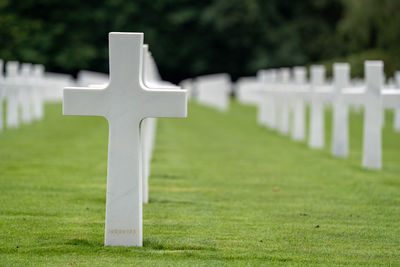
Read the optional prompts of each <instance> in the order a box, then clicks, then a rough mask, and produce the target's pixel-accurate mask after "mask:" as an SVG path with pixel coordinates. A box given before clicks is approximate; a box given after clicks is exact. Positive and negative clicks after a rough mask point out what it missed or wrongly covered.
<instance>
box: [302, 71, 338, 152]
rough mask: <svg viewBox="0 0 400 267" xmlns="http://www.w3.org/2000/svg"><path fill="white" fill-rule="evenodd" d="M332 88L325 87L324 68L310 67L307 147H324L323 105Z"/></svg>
mask: <svg viewBox="0 0 400 267" xmlns="http://www.w3.org/2000/svg"><path fill="white" fill-rule="evenodd" d="M331 97H332V88H331V86H329V85H325V67H324V66H321V65H314V66H311V99H310V101H311V102H310V135H309V141H308V145H309V146H310V147H311V148H314V149H322V148H323V147H324V145H325V117H324V114H325V107H324V105H325V103H326V102H327V101H328V102H329V101H330V100H331Z"/></svg>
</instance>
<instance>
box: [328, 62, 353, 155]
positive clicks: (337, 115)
mask: <svg viewBox="0 0 400 267" xmlns="http://www.w3.org/2000/svg"><path fill="white" fill-rule="evenodd" d="M333 72H334V73H333V76H334V77H333V78H334V94H335V95H334V102H333V129H332V130H333V136H332V137H333V140H332V154H333V155H334V156H336V157H347V156H348V154H349V126H348V124H349V122H348V117H349V111H348V109H349V108H348V105H347V103H346V102H345V101H344V97H343V95H342V93H341V91H342V89H343V88H345V87H347V86H348V85H349V80H350V66H349V64H347V63H336V64H334V66H333Z"/></svg>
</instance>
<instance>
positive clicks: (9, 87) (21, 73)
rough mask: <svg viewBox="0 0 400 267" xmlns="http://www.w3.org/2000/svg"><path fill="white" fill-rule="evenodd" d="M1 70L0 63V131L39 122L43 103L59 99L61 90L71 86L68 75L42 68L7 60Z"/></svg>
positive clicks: (0, 62) (0, 65)
mask: <svg viewBox="0 0 400 267" xmlns="http://www.w3.org/2000/svg"><path fill="white" fill-rule="evenodd" d="M3 67H4V63H3V61H2V60H0V131H3V130H4V129H5V128H8V129H12V128H19V127H20V126H21V125H22V124H31V123H32V122H34V121H38V120H42V119H43V117H44V104H45V103H46V102H52V101H59V100H61V97H62V88H63V87H64V86H68V85H70V84H72V83H73V79H72V76H70V75H65V74H59V73H45V72H44V66H43V65H38V64H36V65H34V64H30V63H22V64H20V63H19V62H16V61H8V62H7V63H6V64H5V72H4V71H3ZM4 104H5V105H4ZM4 106H5V110H3V109H4ZM4 113H5V114H4ZM4 118H5V122H4V121H3V120H4Z"/></svg>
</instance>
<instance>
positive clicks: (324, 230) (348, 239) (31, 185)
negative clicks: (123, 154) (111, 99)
mask: <svg viewBox="0 0 400 267" xmlns="http://www.w3.org/2000/svg"><path fill="white" fill-rule="evenodd" d="M327 117H328V118H327V119H328V123H327V138H328V139H327V140H329V139H330V137H329V136H330V123H329V121H330V118H329V114H328V115H327ZM391 121H392V118H391V114H389V115H388V116H387V124H386V126H385V128H384V151H383V154H384V160H383V164H384V168H383V170H382V171H368V170H364V169H362V168H361V136H362V131H361V129H362V117H361V115H352V118H351V139H350V140H351V155H350V158H349V159H337V158H333V157H331V155H330V151H329V145H328V146H327V148H326V149H325V150H322V151H315V150H310V149H309V148H308V147H307V145H306V144H302V143H295V142H293V141H291V140H290V139H289V138H288V137H282V136H279V135H278V134H276V133H275V132H270V131H268V130H266V129H265V128H263V127H260V126H258V125H257V123H256V110H255V108H253V107H244V106H240V105H238V104H236V103H233V104H232V106H231V110H230V111H229V112H228V113H226V114H223V113H219V112H217V111H214V110H212V109H210V108H206V107H202V106H199V105H196V104H193V103H192V104H191V105H190V107H189V118H188V119H160V120H158V132H157V144H156V149H155V153H154V157H153V162H152V172H151V177H150V203H149V204H147V205H145V206H144V247H142V248H122V247H104V246H103V242H104V220H105V197H106V163H107V162H106V159H107V135H108V130H107V123H106V121H105V119H102V118H94V117H63V116H61V105H49V106H47V109H46V119H45V120H44V121H42V122H37V123H34V124H32V125H30V126H24V127H22V128H21V129H19V130H6V131H5V132H3V133H1V134H0V147H1V148H0V190H1V191H0V265H1V266H7V265H19V266H21V265H30V266H39V265H51V266H110V265H118V266H122V265H130V266H141V265H153V266H161V265H162V266H193V265H212V266H215V265H218V266H219V265H227V266H231V265H270V264H279V265H317V264H323V265H389V264H392V265H400V134H395V133H394V132H393V130H392V124H391Z"/></svg>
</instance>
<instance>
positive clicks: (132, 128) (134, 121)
mask: <svg viewBox="0 0 400 267" xmlns="http://www.w3.org/2000/svg"><path fill="white" fill-rule="evenodd" d="M109 46H110V82H109V84H108V85H107V86H105V87H104V88H102V89H93V88H65V89H64V99H63V113H64V114H65V115H86V116H103V117H105V118H106V119H107V120H108V123H109V149H108V174H107V206H106V231H105V244H106V245H110V246H142V241H143V237H142V235H143V232H142V201H143V199H142V181H141V179H140V178H141V175H142V172H141V163H140V160H141V152H140V149H141V144H140V128H139V124H140V122H141V120H142V119H144V118H148V117H185V116H186V112H187V107H186V105H187V99H186V91H184V90H179V89H175V90H165V89H161V90H156V89H149V88H147V87H146V86H145V85H144V83H143V81H142V79H143V77H142V71H143V66H142V62H143V58H142V54H143V34H142V33H110V36H109Z"/></svg>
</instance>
